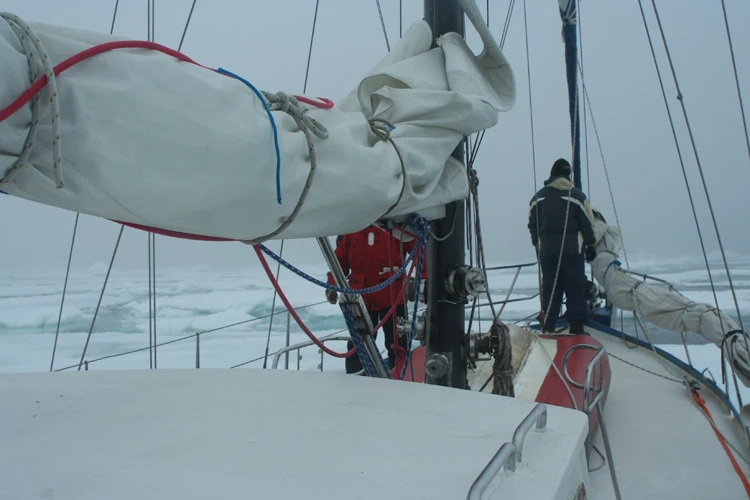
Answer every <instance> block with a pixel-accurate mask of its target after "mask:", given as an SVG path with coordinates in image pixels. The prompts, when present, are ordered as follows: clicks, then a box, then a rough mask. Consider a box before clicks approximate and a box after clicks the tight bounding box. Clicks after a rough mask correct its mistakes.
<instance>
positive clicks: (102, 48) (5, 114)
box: [0, 40, 333, 122]
mask: <svg viewBox="0 0 750 500" xmlns="http://www.w3.org/2000/svg"><path fill="white" fill-rule="evenodd" d="M115 49H149V50H155V51H157V52H161V53H163V54H166V55H168V56H172V57H174V58H175V59H178V60H180V61H183V62H187V63H190V64H195V65H196V66H200V67H201V68H205V69H207V70H210V71H215V70H213V69H211V68H209V67H207V66H203V65H202V64H199V63H197V62H195V61H193V60H192V59H190V58H189V57H188V56H186V55H185V54H183V53H182V52H177V51H176V50H174V49H170V48H169V47H166V46H164V45H161V44H158V43H155V42H146V41H142V40H123V41H117V42H106V43H102V44H99V45H94V46H93V47H89V48H88V49H86V50H84V51H81V52H79V53H78V54H75V55H73V56H71V57H69V58H67V59H65V60H64V61H62V62H60V63H58V64H57V65H56V66H55V67H54V74H55V76H57V75H60V74H61V73H62V72H64V71H65V70H67V69H69V68H70V67H72V66H75V65H76V64H78V63H80V62H83V61H85V60H86V59H89V58H91V57H93V56H95V55H98V54H103V53H104V52H109V51H110V50H115ZM45 85H47V75H42V76H40V77H39V78H38V79H37V80H36V81H35V82H34V84H33V85H32V86H31V87H29V88H28V89H26V91H25V92H24V93H23V94H21V95H20V96H18V98H17V99H16V100H15V101H13V102H12V103H10V105H8V106H6V107H5V108H4V109H3V110H2V111H0V122H3V121H5V120H7V119H8V118H9V117H10V116H12V115H13V114H14V113H15V112H16V111H18V110H19V109H21V108H22V107H23V106H24V105H26V104H28V102H29V101H31V99H33V98H34V96H35V95H36V94H38V93H39V92H40V91H41V90H42V89H43V88H44V86H45ZM295 97H296V98H297V100H298V101H300V102H304V103H306V104H309V105H311V106H315V107H317V108H321V109H331V108H332V107H333V101H331V100H330V99H325V98H323V97H319V98H318V99H320V101H316V100H314V99H310V98H308V97H304V96H295Z"/></svg>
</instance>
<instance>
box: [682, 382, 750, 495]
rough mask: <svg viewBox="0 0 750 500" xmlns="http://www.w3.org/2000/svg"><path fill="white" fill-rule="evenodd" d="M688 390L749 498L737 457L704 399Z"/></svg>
mask: <svg viewBox="0 0 750 500" xmlns="http://www.w3.org/2000/svg"><path fill="white" fill-rule="evenodd" d="M690 392H691V393H692V394H693V399H694V400H695V402H696V404H697V405H698V407H699V408H700V410H701V411H702V412H703V413H705V415H706V417H708V420H710V421H711V423H712V424H713V425H711V428H712V429H713V430H714V433H715V434H716V437H717V438H718V440H719V443H720V444H721V447H722V448H724V452H725V453H726V454H727V456H728V457H729V461H730V462H732V467H733V468H734V471H735V472H736V473H737V475H738V476H739V477H740V481H742V486H744V487H745V493H747V497H748V498H750V482H748V480H747V477H745V474H744V473H743V472H742V469H741V468H740V464H738V463H737V459H735V458H734V455H733V454H732V451H731V450H730V449H729V446H727V443H726V441H725V440H724V436H722V435H721V433H720V432H719V431H718V430H716V427H715V426H716V422H714V419H713V417H712V416H711V412H709V411H708V407H707V406H706V401H705V400H704V399H703V398H702V397H701V395H700V394H698V391H697V390H695V389H692V390H691V391H690Z"/></svg>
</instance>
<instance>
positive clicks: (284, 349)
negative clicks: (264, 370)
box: [271, 335, 351, 370]
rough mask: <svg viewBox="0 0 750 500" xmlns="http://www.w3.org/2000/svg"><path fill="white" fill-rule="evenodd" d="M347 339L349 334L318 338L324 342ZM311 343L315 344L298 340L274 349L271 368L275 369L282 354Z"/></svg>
mask: <svg viewBox="0 0 750 500" xmlns="http://www.w3.org/2000/svg"><path fill="white" fill-rule="evenodd" d="M348 340H351V337H350V336H349V335H336V336H335V337H325V338H322V339H320V342H322V343H326V342H330V341H348ZM312 345H316V344H315V342H313V341H311V340H308V341H306V342H300V343H299V344H294V345H290V346H287V347H282V348H281V349H279V350H278V351H276V354H274V356H273V361H272V362H271V368H272V369H274V370H275V369H277V368H278V367H279V361H280V360H281V356H282V355H283V354H286V353H289V352H292V351H299V350H300V349H303V348H305V347H310V346H312ZM321 368H322V367H321Z"/></svg>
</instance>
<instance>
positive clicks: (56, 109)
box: [0, 12, 65, 189]
mask: <svg viewBox="0 0 750 500" xmlns="http://www.w3.org/2000/svg"><path fill="white" fill-rule="evenodd" d="M0 17H2V18H3V19H5V21H6V22H7V23H8V25H10V27H11V28H12V29H13V31H14V32H15V34H16V36H18V39H19V40H20V41H21V45H22V46H23V48H24V52H25V54H26V57H27V59H28V60H29V73H30V76H31V81H32V82H34V81H35V80H37V76H38V75H37V72H36V69H35V66H36V64H35V63H37V64H39V63H41V65H42V67H43V68H44V73H45V75H44V76H45V78H46V81H45V83H46V85H48V86H49V95H50V97H49V99H50V107H51V110H50V115H51V117H52V136H53V139H52V162H53V164H52V168H53V170H54V172H55V185H56V187H57V189H62V188H63V186H64V185H65V183H64V181H63V173H62V147H61V143H60V102H59V99H58V94H57V80H56V78H55V68H54V67H53V66H52V61H51V60H50V57H49V54H48V53H47V50H46V49H45V47H44V44H43V43H42V40H41V38H40V37H39V36H38V35H37V34H36V32H35V31H34V30H33V29H32V28H31V26H29V25H28V23H26V22H25V21H22V20H21V18H19V17H18V16H17V15H15V14H10V13H6V12H3V13H1V14H0ZM40 90H41V89H40ZM29 100H31V101H32V107H31V123H32V125H31V129H30V130H29V133H28V135H27V136H26V141H25V143H24V146H23V151H22V152H21V155H20V156H19V157H18V160H16V162H15V163H14V164H13V167H11V169H10V170H9V171H8V173H7V174H6V176H5V177H4V178H3V179H0V185H2V184H8V183H9V182H11V181H12V180H13V178H14V177H15V176H16V175H17V174H18V173H19V172H20V171H21V169H22V168H23V167H24V166H25V165H28V163H27V161H28V159H29V156H30V155H31V147H32V146H33V144H34V139H36V135H37V131H38V129H39V101H40V96H39V95H38V93H37V92H35V93H34V94H32V95H31V96H30V97H29ZM26 102H28V101H26ZM19 107H20V106H19ZM7 111H8V110H7V108H6V109H5V110H3V113H2V114H3V115H5V114H6V113H7ZM15 111H17V110H15ZM10 114H12V112H10V113H9V114H8V115H7V116H3V117H0V121H3V120H4V119H5V118H7V117H8V116H10Z"/></svg>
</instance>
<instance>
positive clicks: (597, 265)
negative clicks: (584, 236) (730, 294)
mask: <svg viewBox="0 0 750 500" xmlns="http://www.w3.org/2000/svg"><path fill="white" fill-rule="evenodd" d="M594 233H595V234H596V237H597V242H598V243H597V252H598V253H597V257H596V259H595V260H594V262H592V264H591V266H592V268H593V271H594V277H595V278H596V280H597V281H598V282H599V284H600V285H602V286H603V287H604V288H605V289H606V291H607V297H608V298H609V300H611V301H612V303H613V304H614V305H615V306H617V307H619V308H620V309H624V310H626V311H635V312H637V313H638V314H639V315H641V316H642V317H643V318H644V319H645V320H646V321H648V322H650V323H653V324H654V325H656V326H658V327H661V328H664V329H665V330H670V331H673V332H687V331H691V332H695V333H697V334H698V335H701V336H703V337H705V338H707V339H708V340H710V341H711V342H713V343H714V344H716V346H717V347H719V348H723V349H724V351H725V354H726V356H727V359H728V360H729V361H730V363H732V365H733V366H734V368H735V370H736V373H737V376H738V377H739V378H740V380H741V381H742V383H743V384H744V385H745V386H748V387H750V356H748V351H747V349H746V346H745V342H744V340H743V339H742V337H741V335H740V336H737V337H736V338H735V339H734V340H733V341H731V342H724V337H725V335H726V334H727V333H729V332H731V331H733V330H738V329H739V326H738V325H737V323H736V322H735V321H734V319H732V318H731V317H730V316H728V315H727V314H726V313H724V312H722V311H719V310H717V309H716V307H714V306H712V305H709V304H702V303H699V302H694V301H692V300H690V299H689V298H687V297H685V296H684V295H682V294H680V293H678V292H677V291H674V290H670V289H667V288H664V287H661V286H656V285H651V284H648V283H644V282H643V281H642V280H641V279H639V278H638V277H634V276H632V275H630V274H628V273H626V272H624V271H623V270H622V269H620V266H619V265H617V263H615V262H614V261H615V260H616V259H617V252H618V251H619V250H620V247H621V239H620V232H619V231H618V230H617V228H616V227H613V226H608V225H606V224H605V223H604V222H602V221H599V220H597V221H596V224H595V225H594Z"/></svg>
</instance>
